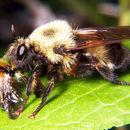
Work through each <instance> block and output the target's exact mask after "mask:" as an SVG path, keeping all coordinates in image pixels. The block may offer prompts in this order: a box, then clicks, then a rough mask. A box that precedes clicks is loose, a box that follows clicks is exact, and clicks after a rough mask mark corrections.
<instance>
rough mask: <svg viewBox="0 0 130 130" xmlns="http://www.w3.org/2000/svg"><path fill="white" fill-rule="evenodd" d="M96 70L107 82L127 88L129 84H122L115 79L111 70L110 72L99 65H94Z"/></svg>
mask: <svg viewBox="0 0 130 130" xmlns="http://www.w3.org/2000/svg"><path fill="white" fill-rule="evenodd" d="M95 68H96V70H97V71H98V72H99V73H100V74H101V75H102V76H103V77H104V78H105V79H106V80H108V81H110V82H111V83H114V84H119V85H126V86H129V85H130V83H129V82H123V81H120V80H118V79H117V76H116V75H115V74H114V72H113V71H112V70H110V69H109V68H108V67H106V66H101V65H100V64H96V65H95Z"/></svg>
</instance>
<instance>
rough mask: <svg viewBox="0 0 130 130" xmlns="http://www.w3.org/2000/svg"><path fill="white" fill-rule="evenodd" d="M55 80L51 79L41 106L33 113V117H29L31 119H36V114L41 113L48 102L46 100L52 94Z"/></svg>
mask: <svg viewBox="0 0 130 130" xmlns="http://www.w3.org/2000/svg"><path fill="white" fill-rule="evenodd" d="M54 79H55V77H54V76H53V77H51V80H50V82H49V84H48V86H47V88H46V90H45V93H44V96H43V98H42V101H41V103H40V104H39V106H38V107H37V109H36V110H35V111H34V112H33V114H32V115H30V116H29V118H35V117H36V114H37V113H38V112H39V111H40V109H41V108H42V105H43V103H44V102H45V101H46V98H47V97H48V95H49V93H50V92H51V90H52V89H53V88H54Z"/></svg>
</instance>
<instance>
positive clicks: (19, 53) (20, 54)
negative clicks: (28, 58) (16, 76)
mask: <svg viewBox="0 0 130 130" xmlns="http://www.w3.org/2000/svg"><path fill="white" fill-rule="evenodd" d="M26 52H27V48H26V46H25V45H24V44H22V45H20V46H19V47H18V50H17V58H18V59H19V60H21V59H22V58H23V57H24V56H25V55H26Z"/></svg>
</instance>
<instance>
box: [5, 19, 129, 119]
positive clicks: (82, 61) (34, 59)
mask: <svg viewBox="0 0 130 130" xmlns="http://www.w3.org/2000/svg"><path fill="white" fill-rule="evenodd" d="M13 32H14V30H13ZM124 40H130V27H129V26H127V27H103V28H96V27H95V28H83V29H76V30H74V29H72V27H71V26H70V25H69V24H68V22H66V21H63V20H56V21H53V22H50V23H48V24H45V25H43V26H40V27H38V28H37V29H35V30H34V31H33V32H32V33H31V34H30V35H29V36H28V37H26V38H23V37H21V38H16V40H15V42H14V43H13V44H12V45H11V47H10V48H9V50H8V52H7V53H6V55H5V58H9V59H10V61H13V62H14V63H15V64H16V66H15V68H14V69H13V71H17V70H22V71H24V72H25V71H27V70H31V72H32V75H31V76H30V78H29V80H28V83H27V92H26V98H25V99H24V104H23V105H22V106H21V108H20V109H19V113H21V112H22V111H23V109H24V105H25V104H26V102H27V100H28V98H29V94H30V90H31V88H35V86H36V85H35V82H36V79H37V77H39V76H44V75H45V74H48V76H49V79H50V81H49V84H48V86H47V88H46V90H45V93H44V96H43V98H42V101H41V103H40V104H39V106H38V108H37V109H36V110H35V111H34V112H33V114H32V115H31V116H30V117H35V115H36V114H37V113H38V112H39V110H40V109H41V107H42V105H43V103H44V102H45V101H46V98H47V96H48V95H49V93H50V91H51V90H52V88H53V87H54V83H55V81H56V80H58V79H62V78H63V74H66V75H68V76H69V75H73V76H75V77H84V76H87V75H90V74H92V72H93V70H97V71H98V72H99V73H100V75H101V76H102V77H103V78H104V79H106V80H108V81H109V82H112V83H114V84H120V85H130V83H126V82H122V81H119V80H118V79H117V76H116V75H115V73H114V71H115V70H123V69H125V68H126V67H127V66H129V64H130V53H129V51H128V50H127V49H126V48H125V47H124V46H122V45H121V44H120V42H122V41H124Z"/></svg>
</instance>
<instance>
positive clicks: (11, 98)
mask: <svg viewBox="0 0 130 130" xmlns="http://www.w3.org/2000/svg"><path fill="white" fill-rule="evenodd" d="M1 82H2V84H1V88H2V89H1V90H2V91H1V92H2V100H1V101H2V104H3V108H4V110H5V111H6V112H7V114H8V116H9V118H11V119H16V118H17V117H18V116H17V115H16V114H15V111H16V110H18V108H19V107H20V105H21V103H22V101H23V99H22V97H21V93H20V90H19V86H18V84H17V81H16V80H15V79H14V77H11V76H9V74H7V73H4V75H3V78H2V80H1Z"/></svg>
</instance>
